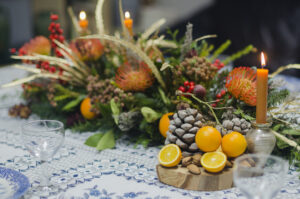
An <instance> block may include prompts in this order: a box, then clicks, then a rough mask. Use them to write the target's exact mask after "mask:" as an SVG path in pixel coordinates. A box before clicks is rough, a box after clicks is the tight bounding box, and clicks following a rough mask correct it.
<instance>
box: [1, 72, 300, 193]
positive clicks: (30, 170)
mask: <svg viewBox="0 0 300 199" xmlns="http://www.w3.org/2000/svg"><path fill="white" fill-rule="evenodd" d="M25 75H26V73H25V72H23V71H21V70H18V69H13V68H11V67H5V68H1V69H0V85H1V84H3V83H7V82H9V81H11V80H13V79H16V78H19V77H22V76H25ZM20 94H21V88H20V87H15V88H8V89H1V90H0V166H4V167H9V168H13V169H15V170H17V171H20V172H21V173H23V174H24V175H26V176H27V177H28V178H29V180H30V183H31V188H30V189H29V191H28V192H27V194H26V195H25V197H24V198H59V199H93V198H103V199H104V198H105V199H110V198H117V199H121V198H143V199H146V198H147V199H150V198H155V199H167V198H209V199H216V198H222V199H231V198H245V197H244V196H243V195H242V194H241V193H240V191H239V190H238V189H237V188H232V189H228V190H224V191H215V192H199V191H187V190H183V189H177V188H174V187H171V186H168V185H165V184H162V183H160V182H159V181H158V179H157V176H156V170H155V165H156V164H157V158H156V156H157V153H158V151H159V149H158V148H155V147H150V148H146V149H145V148H143V147H142V146H138V147H136V148H135V147H134V146H133V145H132V144H130V143H129V142H127V141H126V140H122V141H118V143H117V146H116V148H115V149H112V150H105V151H102V152H98V151H96V150H94V149H93V148H90V147H87V146H85V145H84V144H83V143H84V140H85V139H86V138H87V137H88V136H89V135H91V133H83V134H78V133H74V132H70V131H69V130H66V139H65V143H64V146H63V148H62V149H61V150H60V151H59V152H58V153H57V154H56V155H55V157H54V158H53V161H52V163H51V166H50V168H49V172H50V173H51V182H52V183H55V184H58V185H59V189H56V190H53V191H52V192H44V193H43V194H41V195H38V196H37V195H36V194H35V187H36V186H37V185H38V184H39V180H38V179H39V178H38V173H39V170H40V163H39V162H38V161H37V160H36V159H34V158H33V157H31V156H30V155H29V153H28V152H27V151H26V150H25V148H24V147H23V146H22V141H21V140H20V138H19V137H20V136H19V133H20V126H21V124H22V123H24V122H26V120H22V119H15V118H11V117H9V116H8V114H7V112H8V107H9V106H11V105H13V104H15V103H19V102H20V101H21V98H20ZM29 119H30V120H33V119H36V116H31V117H30V118H29ZM298 176H299V173H297V172H296V171H294V170H293V169H290V170H289V173H288V175H287V177H286V178H285V179H284V180H283V181H282V183H283V188H282V189H281V191H280V192H279V194H278V195H277V197H276V198H285V199H288V198H300V180H299V177H298Z"/></svg>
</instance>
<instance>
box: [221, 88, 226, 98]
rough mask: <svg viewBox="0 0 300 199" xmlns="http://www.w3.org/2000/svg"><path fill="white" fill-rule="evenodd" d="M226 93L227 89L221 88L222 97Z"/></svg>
mask: <svg viewBox="0 0 300 199" xmlns="http://www.w3.org/2000/svg"><path fill="white" fill-rule="evenodd" d="M225 94H226V91H225V90H224V89H222V90H221V95H222V97H223V96H224V95H225Z"/></svg>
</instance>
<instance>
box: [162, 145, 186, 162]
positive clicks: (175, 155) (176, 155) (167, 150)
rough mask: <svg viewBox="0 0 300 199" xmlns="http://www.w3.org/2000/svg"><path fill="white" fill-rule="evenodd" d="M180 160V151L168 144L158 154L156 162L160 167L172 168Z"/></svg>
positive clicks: (175, 146) (177, 147)
mask: <svg viewBox="0 0 300 199" xmlns="http://www.w3.org/2000/svg"><path fill="white" fill-rule="evenodd" d="M180 160H181V150H180V148H179V146H177V145H176V144H168V145H166V146H164V147H163V148H162V149H161V150H160V151H159V154H158V161H159V163H160V164H161V165H162V166H165V167H174V166H176V165H178V164H179V162H180Z"/></svg>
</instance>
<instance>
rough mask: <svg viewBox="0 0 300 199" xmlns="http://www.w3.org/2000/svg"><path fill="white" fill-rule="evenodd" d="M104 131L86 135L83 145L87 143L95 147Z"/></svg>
mask: <svg viewBox="0 0 300 199" xmlns="http://www.w3.org/2000/svg"><path fill="white" fill-rule="evenodd" d="M103 135H104V133H96V134H94V135H92V136H90V137H88V139H87V140H86V141H85V143H84V144H85V145H88V146H90V147H96V146H97V145H98V142H99V141H100V140H101V138H102V137H103Z"/></svg>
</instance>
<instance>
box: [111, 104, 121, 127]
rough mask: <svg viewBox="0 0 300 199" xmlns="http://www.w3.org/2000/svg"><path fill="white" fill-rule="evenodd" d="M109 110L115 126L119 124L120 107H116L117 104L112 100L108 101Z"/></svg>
mask: <svg viewBox="0 0 300 199" xmlns="http://www.w3.org/2000/svg"><path fill="white" fill-rule="evenodd" d="M110 109H111V112H112V116H113V118H114V121H115V123H116V124H118V123H119V115H120V107H119V106H118V104H117V103H116V102H115V100H114V99H111V100H110Z"/></svg>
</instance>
